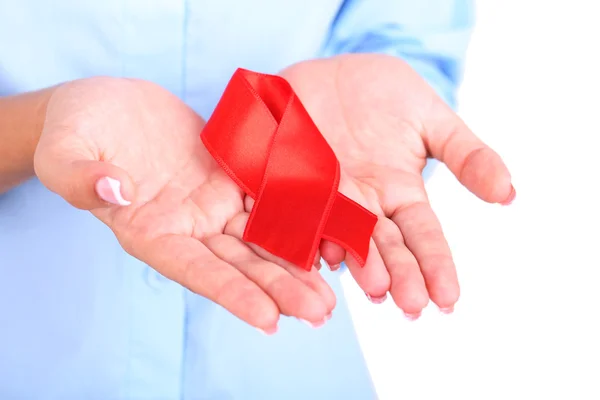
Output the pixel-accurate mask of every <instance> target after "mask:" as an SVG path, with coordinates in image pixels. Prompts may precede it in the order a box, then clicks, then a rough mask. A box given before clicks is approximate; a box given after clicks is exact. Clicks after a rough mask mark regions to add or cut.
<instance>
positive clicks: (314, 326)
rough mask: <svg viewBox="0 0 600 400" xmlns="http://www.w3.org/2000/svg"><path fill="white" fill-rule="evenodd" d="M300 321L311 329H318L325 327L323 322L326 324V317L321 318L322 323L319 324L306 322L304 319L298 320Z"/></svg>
mask: <svg viewBox="0 0 600 400" xmlns="http://www.w3.org/2000/svg"><path fill="white" fill-rule="evenodd" d="M298 319H299V320H300V321H302V322H304V323H305V324H306V325H308V326H310V327H311V328H320V327H322V326H323V325H325V322H327V317H325V318H323V320H322V321H319V322H311V321H307V320H305V319H302V318H298Z"/></svg>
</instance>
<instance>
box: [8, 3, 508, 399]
mask: <svg viewBox="0 0 600 400" xmlns="http://www.w3.org/2000/svg"><path fill="white" fill-rule="evenodd" d="M413 3H414V2H409V1H398V0H388V1H383V0H382V1H379V2H375V1H371V2H360V1H353V0H349V1H340V0H327V1H323V0H309V1H305V2H302V3H301V2H280V1H275V0H259V1H253V2H241V1H233V0H230V1H221V2H209V1H204V0H188V1H173V0H161V1H155V2H152V3H147V2H142V1H136V0H104V1H101V2H76V1H71V0H58V1H54V2H52V3H48V2H42V1H35V0H25V1H20V2H13V1H10V0H0V92H1V93H0V94H1V95H3V96H5V97H3V98H1V99H0V144H1V146H0V192H3V193H4V194H2V195H0V255H1V258H0V272H1V273H2V279H1V280H0V315H2V317H3V320H4V323H3V324H2V329H0V360H2V362H1V363H0V368H1V371H0V394H1V395H2V398H27V399H37V398H39V399H42V398H43V399H82V398H85V399H95V398H97V399H103V400H108V399H165V400H167V399H168V400H170V399H179V398H183V399H305V398H315V399H321V398H322V399H331V398H344V399H350V398H352V399H370V398H374V397H375V392H374V390H373V388H372V385H371V381H370V378H369V375H368V371H367V368H366V367H365V364H364V360H363V358H362V355H361V352H360V347H359V345H358V343H357V341H356V337H355V335H354V332H353V327H352V323H351V319H350V316H349V314H348V310H347V306H346V304H345V302H344V299H343V295H342V290H341V287H340V283H339V280H338V277H337V275H335V274H325V278H326V282H325V281H324V280H323V278H322V277H321V275H320V274H319V273H318V271H317V270H316V269H314V268H313V270H312V271H310V272H306V271H302V270H300V269H298V268H295V267H294V266H291V265H288V264H286V263H285V262H282V261H281V260H278V259H276V258H274V257H272V256H271V255H269V254H268V253H266V252H264V251H262V250H261V249H259V248H257V247H255V246H251V245H247V244H245V243H243V241H241V240H240V238H241V232H242V231H243V228H244V226H245V224H246V221H247V218H248V211H249V210H250V207H251V204H250V203H251V202H250V201H249V200H248V199H246V198H244V196H243V193H242V192H241V191H240V190H239V189H238V188H237V186H235V184H233V182H231V181H230V180H229V179H228V178H227V176H226V175H225V174H224V173H223V171H222V170H221V169H220V168H219V167H218V166H217V164H216V163H214V161H213V160H212V159H211V158H210V156H208V153H207V152H206V150H205V149H204V148H203V147H202V146H201V144H200V142H199V138H198V135H199V132H200V131H201V130H202V127H203V125H204V120H203V119H202V118H201V117H200V116H202V117H204V118H208V117H209V116H210V114H211V112H212V110H213V108H214V107H215V105H216V103H217V101H218V99H219V97H220V95H221V93H222V91H223V89H224V87H225V85H226V83H227V81H228V79H229V78H230V76H231V74H232V73H233V71H234V70H235V69H236V68H237V67H244V68H247V69H251V70H256V71H261V72H267V73H278V72H280V71H281V74H282V76H284V77H285V78H286V79H288V81H289V82H290V83H291V84H292V86H293V87H294V89H295V90H296V92H297V93H298V95H299V97H300V98H301V99H302V101H303V103H304V104H305V106H306V108H307V109H308V111H309V112H310V114H311V116H312V117H313V119H314V120H315V122H316V123H317V125H318V126H319V128H320V129H321V130H322V133H323V135H324V136H325V137H326V139H327V140H328V142H329V143H330V144H331V146H332V147H333V149H334V151H335V152H336V155H337V156H338V158H339V160H340V163H341V165H342V168H343V171H344V176H343V181H342V183H341V186H340V190H341V191H342V192H344V193H345V194H347V195H348V196H350V197H352V198H353V199H354V200H356V201H358V202H359V203H362V204H363V205H365V206H367V207H368V208H370V209H371V211H373V212H375V213H377V214H378V215H379V217H380V218H379V222H378V225H377V227H376V229H375V233H374V241H372V243H371V250H370V253H369V257H368V259H367V265H366V266H365V267H364V268H360V267H358V265H356V263H355V262H354V261H353V260H352V258H350V257H349V258H346V255H345V253H344V252H343V251H341V249H340V248H338V247H336V246H334V245H332V244H331V243H323V244H322V246H321V255H322V256H323V258H324V259H325V261H327V262H328V264H329V265H331V269H332V270H337V269H338V268H339V264H340V263H342V261H345V264H347V265H348V268H349V269H350V272H351V273H352V274H353V276H354V278H355V279H356V281H357V283H358V284H359V285H360V286H361V287H362V288H363V289H364V290H365V293H366V294H367V297H368V298H369V299H370V300H371V301H373V302H374V303H380V302H382V301H384V300H385V297H386V294H387V292H388V291H389V292H390V294H391V295H392V297H393V299H394V301H395V302H396V304H397V305H398V306H399V307H400V308H401V309H402V310H403V311H404V312H405V313H406V314H407V317H408V318H410V319H416V318H418V316H419V315H420V312H421V310H422V309H423V308H424V307H425V306H426V305H427V302H428V301H429V298H431V299H432V300H433V301H434V302H435V303H436V304H437V305H438V306H439V307H440V308H441V309H442V310H443V311H444V312H451V311H452V308H453V305H454V303H455V302H456V300H457V299H458V283H457V281H456V274H455V270H454V265H453V263H452V259H451V256H450V251H449V249H448V247H447V244H446V242H445V240H444V238H443V235H442V234H441V229H440V227H439V223H438V222H437V220H436V218H435V216H434V215H433V212H432V211H431V208H430V207H429V206H428V203H427V199H426V195H425V192H424V188H423V181H422V178H421V172H422V170H423V168H424V167H425V164H426V158H427V156H428V155H432V156H434V157H436V158H438V159H440V160H442V161H443V162H445V163H446V164H447V165H448V166H449V168H450V169H451V170H452V171H453V172H454V173H455V174H456V175H457V176H458V177H459V179H460V180H461V182H462V183H463V184H465V186H467V187H468V188H469V189H470V190H472V191H473V192H474V193H475V194H477V195H478V196H480V197H481V198H482V199H483V200H486V201H489V202H509V201H510V200H511V199H512V198H514V189H512V186H511V183H510V175H509V174H508V171H507V170H506V168H505V167H504V165H503V164H502V162H501V160H500V158H499V157H498V156H497V155H496V154H495V153H494V152H493V151H492V150H490V149H489V148H488V147H486V146H485V145H484V144H483V143H481V142H480V141H479V140H477V139H476V138H475V136H474V135H473V134H472V133H471V132H470V131H469V130H468V128H467V127H466V126H465V125H464V124H463V123H462V122H461V121H460V120H459V119H458V117H456V115H455V114H454V113H453V112H452V111H451V108H450V107H451V106H453V105H454V92H455V90H456V86H457V84H458V81H459V76H460V68H461V65H462V58H463V55H464V50H465V47H466V43H467V39H468V34H469V30H470V28H471V23H472V6H471V4H470V3H471V2H469V1H459V0H456V1H452V2H448V1H445V0H444V1H442V0H439V1H433V0H432V1H426V2H420V3H419V6H416V5H413ZM415 4H416V3H415ZM345 53H362V55H361V54H357V55H354V56H352V55H343V54H345ZM374 53H380V55H375V54H374ZM381 54H387V56H386V55H381ZM337 55H339V56H337ZM315 58H321V59H320V60H319V59H317V60H314V61H307V62H302V61H303V60H312V59H315ZM400 58H402V59H404V60H405V61H401V60H400ZM415 71H417V72H418V73H417V72H415ZM419 75H420V76H419ZM100 76H103V77H100ZM119 77H130V78H137V80H127V79H121V78H119ZM422 78H425V80H423V79H422ZM425 81H427V82H428V83H429V84H427V83H425ZM432 88H433V89H432ZM436 93H437V94H436ZM482 166H485V167H486V168H485V170H484V169H482V168H481V167H482ZM86 210H91V213H90V212H88V211H86ZM401 232H402V233H401ZM334 293H335V295H334ZM336 299H337V304H336ZM334 308H335V310H334ZM332 312H333V314H332ZM280 314H281V315H286V316H291V317H295V318H280ZM298 319H301V320H304V321H305V322H307V323H308V325H311V326H313V327H316V328H318V329H315V330H311V329H310V328H309V327H307V326H305V325H304V324H301V323H299V322H298ZM254 328H258V329H259V330H261V331H263V332H264V333H267V334H268V335H269V336H265V335H262V334H261V333H260V332H258V331H256V330H255V329H254ZM274 333H275V334H274Z"/></svg>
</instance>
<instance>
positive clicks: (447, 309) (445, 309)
mask: <svg viewBox="0 0 600 400" xmlns="http://www.w3.org/2000/svg"><path fill="white" fill-rule="evenodd" d="M440 312H441V313H442V314H445V315H449V314H452V313H453V312H454V306H450V307H442V308H440Z"/></svg>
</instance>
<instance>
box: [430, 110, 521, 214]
mask: <svg viewBox="0 0 600 400" xmlns="http://www.w3.org/2000/svg"><path fill="white" fill-rule="evenodd" d="M436 104H437V105H436V106H435V107H436V108H435V110H434V112H433V113H432V115H435V116H436V117H435V118H433V119H431V120H430V121H427V123H426V126H425V130H424V131H425V137H424V139H425V143H426V145H427V147H428V150H429V152H430V153H431V154H432V155H433V156H434V157H435V158H437V159H438V160H440V161H442V162H444V163H445V164H446V165H447V166H448V168H449V169H450V170H451V171H452V173H453V174H454V175H455V176H456V177H457V178H458V180H459V181H460V182H461V183H462V184H463V185H464V186H465V187H466V188H467V189H469V190H470V191H471V192H472V193H473V194H475V195H476V196H478V197H479V198H481V199H482V200H484V201H487V202H490V203H501V204H510V202H511V201H512V200H514V197H515V196H516V192H515V189H514V187H513V186H512V183H511V176H510V172H509V171H508V168H507V167H506V165H505V164H504V162H503V161H502V159H501V158H500V156H499V155H498V154H497V153H496V152H495V151H494V150H492V149H491V148H489V147H488V146H487V145H486V144H485V143H483V142H482V141H481V140H480V139H479V138H477V136H475V134H474V133H473V132H472V131H471V130H470V129H469V127H468V126H467V125H466V124H465V123H464V122H463V121H462V119H460V118H459V117H458V116H457V115H456V114H455V113H454V111H452V110H451V109H450V108H449V107H448V106H447V105H445V104H442V102H439V104H438V103H436Z"/></svg>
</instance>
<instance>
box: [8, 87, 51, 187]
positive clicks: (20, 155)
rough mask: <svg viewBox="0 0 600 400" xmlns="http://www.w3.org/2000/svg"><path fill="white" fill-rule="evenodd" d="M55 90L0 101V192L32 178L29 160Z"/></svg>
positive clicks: (10, 97)
mask: <svg viewBox="0 0 600 400" xmlns="http://www.w3.org/2000/svg"><path fill="white" fill-rule="evenodd" d="M55 89H56V87H51V88H46V89H42V90H39V91H35V92H28V93H23V94H19V95H14V96H8V97H4V98H0V144H2V146H0V193H2V192H4V191H6V190H8V189H9V188H11V187H13V186H15V185H18V184H20V183H22V182H23V181H25V180H27V179H29V178H31V177H32V176H33V175H34V169H33V158H34V154H35V150H36V148H37V144H38V142H39V139H40V136H41V134H42V130H43V128H44V121H45V119H46V109H47V107H48V103H49V101H50V98H51V97H52V94H53V93H54V90H55Z"/></svg>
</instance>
